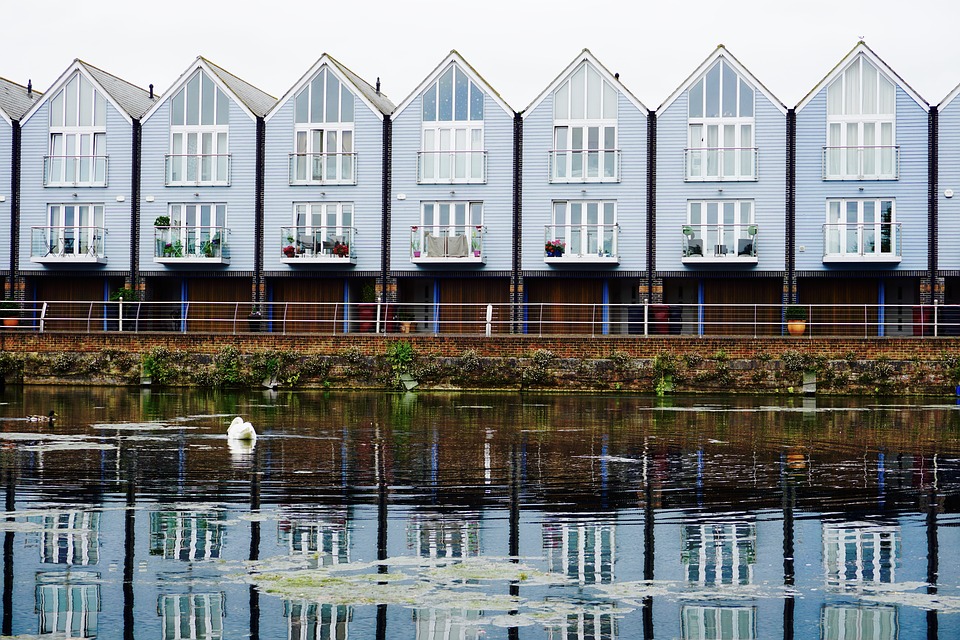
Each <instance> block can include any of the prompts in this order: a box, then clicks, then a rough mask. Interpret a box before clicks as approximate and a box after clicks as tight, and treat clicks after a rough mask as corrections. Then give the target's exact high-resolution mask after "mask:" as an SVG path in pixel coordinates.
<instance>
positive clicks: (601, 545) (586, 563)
mask: <svg viewBox="0 0 960 640" xmlns="http://www.w3.org/2000/svg"><path fill="white" fill-rule="evenodd" d="M616 539H617V536H616V524H615V523H614V521H613V520H600V521H587V520H576V519H571V518H558V517H548V518H547V521H546V522H544V524H543V549H544V552H545V553H546V556H547V567H548V569H549V571H551V572H553V573H561V574H563V575H565V576H567V577H568V578H570V579H571V580H576V581H577V582H579V583H580V584H595V583H600V584H610V583H612V582H613V580H614V571H613V569H614V565H615V564H616V559H617V542H616Z"/></svg>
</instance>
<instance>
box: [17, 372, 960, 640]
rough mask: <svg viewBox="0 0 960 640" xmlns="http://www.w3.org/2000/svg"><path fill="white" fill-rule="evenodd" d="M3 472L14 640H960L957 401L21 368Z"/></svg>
mask: <svg viewBox="0 0 960 640" xmlns="http://www.w3.org/2000/svg"><path fill="white" fill-rule="evenodd" d="M3 402H6V403H8V404H2V403H3ZM39 408H43V411H48V410H49V409H50V408H54V409H55V410H56V411H57V412H58V413H59V414H61V415H62V416H63V418H62V420H61V421H59V422H58V424H57V425H56V427H55V428H53V429H45V430H41V429H40V428H39V427H37V426H36V425H33V426H31V425H29V424H25V423H24V422H23V421H22V416H23V415H25V414H28V413H36V412H37V411H38V410H39ZM238 413H239V414H242V415H244V416H245V417H247V418H248V419H250V421H251V422H253V423H254V424H256V425H257V426H258V430H261V431H262V433H263V434H264V437H262V438H260V439H259V440H258V442H257V446H256V448H255V449H254V450H252V451H249V452H234V451H231V449H230V448H229V446H228V444H227V443H226V441H225V439H224V437H223V431H224V428H225V424H226V423H227V421H229V420H230V419H231V418H232V417H233V416H234V415H237V414H238ZM5 416H6V417H5ZM14 418H16V419H14ZM51 439H53V440H56V441H57V443H56V444H57V446H43V447H38V446H37V445H38V444H40V445H49V443H50V441H51ZM76 443H81V444H83V445H84V446H75V445H76ZM0 483H2V484H3V489H4V495H5V505H6V514H5V517H4V518H3V521H2V522H0V525H2V527H4V529H3V533H4V536H3V538H4V563H3V574H4V580H3V593H2V609H3V611H2V618H0V620H2V629H0V632H2V634H3V635H4V636H18V635H19V636H29V635H31V634H36V633H37V631H38V630H39V632H40V633H41V634H45V635H58V636H60V637H64V636H68V637H99V638H105V639H108V640H114V639H115V638H117V639H118V638H124V639H127V638H129V639H133V638H144V639H150V638H157V637H160V638H164V639H165V640H167V639H169V640H172V639H173V638H191V639H197V640H199V639H200V638H244V637H249V638H255V639H257V640H260V639H263V640H267V639H271V640H272V639H274V638H279V639H282V638H288V639H289V640H293V639H297V640H306V639H308V638H309V639H310V640H316V639H317V638H331V639H334V638H336V639H346V638H348V637H352V638H358V639H362V640H368V639H370V640H415V639H416V640H420V639H423V640H427V639H430V640H434V639H441V638H442V639H443V640H447V639H448V638H449V639H451V640H453V639H456V640H467V639H468V638H469V639H473V638H475V639H476V640H480V639H481V638H483V639H484V640H493V639H494V638H496V639H498V640H503V639H506V640H543V639H545V638H549V639H552V640H561V639H563V640H574V639H576V640H587V639H590V640H614V639H615V638H616V639H617V640H619V639H620V638H624V639H627V638H629V639H631V640H632V639H634V638H638V639H639V638H644V640H646V639H648V638H658V639H659V638H668V639H669V638H689V639H692V638H697V639H700V640H707V639H708V638H718V639H719V638H725V639H740V638H764V639H767V638H773V639H775V640H776V639H779V638H784V639H787V638H789V639H794V638H798V639H799V638H803V639H804V640H805V639H806V638H811V637H816V636H817V635H818V634H819V635H820V636H821V637H822V638H836V639H838V640H839V639H841V638H843V639H844V640H849V639H851V638H859V639H862V640H868V639H874V638H876V639H879V640H888V639H894V638H895V639H896V640H920V639H924V638H927V639H929V638H940V639H945V638H954V637H960V564H958V563H957V562H955V561H954V556H955V550H956V549H958V548H960V411H957V410H956V407H955V405H953V404H950V405H943V406H939V405H936V404H903V403H899V404H896V405H894V404H883V403H882V402H878V400H877V399H875V398H871V399H870V400H868V401H867V400H858V399H835V398H818V399H817V400H816V403H815V404H812V403H808V402H807V401H806V400H801V399H799V398H798V399H796V400H793V399H789V398H787V399H781V398H749V397H743V396H740V397H735V398H664V399H657V398H646V397H638V396H628V395H616V396H608V397H604V396H601V395H592V396H579V395H573V394H570V395H536V394H531V393H525V394H523V395H513V394H502V395H498V394H476V395H469V394H441V393H431V394H421V395H414V394H404V395H400V394H384V393H353V394H346V393H329V394H328V393H321V392H317V393H314V392H296V393H293V392H284V391H282V390H281V391H279V392H277V393H274V394H269V395H262V394H252V395H243V394H230V393H209V392H194V391H153V392H150V393H142V392H141V391H140V390H132V391H129V392H128V391H125V390H117V389H108V390H100V389H95V388H78V389H64V388H59V389H27V390H24V389H19V390H18V389H11V388H8V389H7V390H6V391H3V392H0ZM274 532H275V533H274ZM941 550H942V553H941ZM941 558H942V560H941ZM93 568H95V569H96V571H97V573H84V571H89V570H90V569H93ZM78 570H79V571H78ZM228 604H229V608H228V606H227V605H228ZM281 614H282V615H281Z"/></svg>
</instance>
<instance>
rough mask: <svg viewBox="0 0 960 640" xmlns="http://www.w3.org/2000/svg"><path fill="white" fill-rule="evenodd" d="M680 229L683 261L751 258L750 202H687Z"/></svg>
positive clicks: (753, 250) (753, 245)
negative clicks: (684, 223) (681, 228)
mask: <svg viewBox="0 0 960 640" xmlns="http://www.w3.org/2000/svg"><path fill="white" fill-rule="evenodd" d="M687 207H688V208H687V224H686V225H685V226H684V227H683V236H684V240H683V241H684V257H685V258H699V257H703V258H716V259H730V258H755V257H756V235H757V226H756V224H755V223H754V208H753V201H752V200H706V201H691V202H689V203H688V205H687Z"/></svg>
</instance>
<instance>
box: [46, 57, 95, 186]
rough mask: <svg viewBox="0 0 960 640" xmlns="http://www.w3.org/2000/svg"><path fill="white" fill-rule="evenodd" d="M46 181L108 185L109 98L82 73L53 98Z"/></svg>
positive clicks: (65, 183)
mask: <svg viewBox="0 0 960 640" xmlns="http://www.w3.org/2000/svg"><path fill="white" fill-rule="evenodd" d="M43 164H44V172H43V177H44V185H46V186H48V187H105V186H106V185H107V101H106V100H105V99H104V97H103V95H101V93H100V92H99V91H97V90H96V89H95V88H94V87H93V84H91V83H90V81H89V80H87V79H86V78H85V77H84V76H83V74H81V73H75V74H74V75H73V77H72V78H70V80H69V81H68V82H67V84H66V86H65V87H63V88H62V89H61V90H60V91H59V93H57V95H55V96H54V97H53V99H52V100H50V147H49V155H47V156H44V159H43Z"/></svg>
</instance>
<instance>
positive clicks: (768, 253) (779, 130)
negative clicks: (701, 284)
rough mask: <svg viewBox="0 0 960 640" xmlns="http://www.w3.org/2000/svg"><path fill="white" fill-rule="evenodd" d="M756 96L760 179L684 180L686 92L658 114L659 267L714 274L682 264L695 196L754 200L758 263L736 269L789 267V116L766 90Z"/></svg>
mask: <svg viewBox="0 0 960 640" xmlns="http://www.w3.org/2000/svg"><path fill="white" fill-rule="evenodd" d="M755 96H756V97H755V101H754V104H755V109H754V113H755V119H754V127H755V129H754V143H755V144H756V146H757V178H758V179H757V180H756V181H745V182H684V176H685V173H686V171H685V166H684V151H683V150H684V149H685V148H686V146H687V92H686V91H685V92H683V93H682V94H681V95H680V96H678V97H677V99H676V100H675V101H674V102H673V103H672V104H671V105H670V106H669V107H667V109H666V110H665V111H663V113H658V114H657V230H656V246H657V265H656V269H657V271H688V272H690V273H702V274H704V275H709V272H710V271H711V269H715V268H716V267H712V266H705V265H698V266H690V265H684V264H683V263H682V262H681V258H682V255H681V247H682V240H683V238H682V234H681V229H682V227H683V225H684V224H686V221H687V203H688V202H689V201H691V200H753V203H754V219H755V221H756V223H757V227H758V232H757V264H756V265H755V266H750V267H743V266H737V267H734V268H736V269H739V270H743V271H745V272H746V271H753V270H758V271H783V270H785V269H786V260H785V258H784V256H785V243H784V238H785V235H786V175H787V158H786V149H787V140H786V138H787V124H786V116H785V115H784V113H783V112H782V111H781V110H780V109H779V108H778V107H777V106H776V105H775V104H773V103H772V102H771V101H770V100H769V99H768V98H767V96H765V95H764V94H763V93H762V92H761V91H759V90H757V91H756V93H755ZM719 266H720V267H721V268H725V269H726V268H730V267H729V266H724V265H719Z"/></svg>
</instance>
